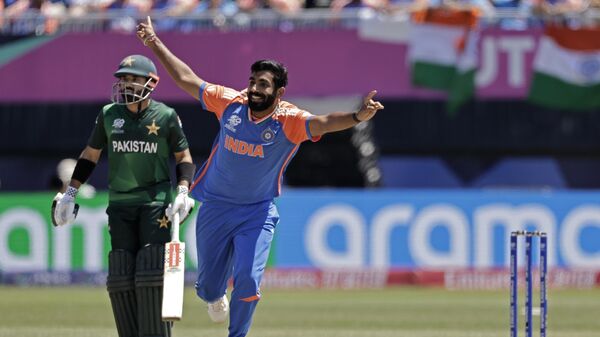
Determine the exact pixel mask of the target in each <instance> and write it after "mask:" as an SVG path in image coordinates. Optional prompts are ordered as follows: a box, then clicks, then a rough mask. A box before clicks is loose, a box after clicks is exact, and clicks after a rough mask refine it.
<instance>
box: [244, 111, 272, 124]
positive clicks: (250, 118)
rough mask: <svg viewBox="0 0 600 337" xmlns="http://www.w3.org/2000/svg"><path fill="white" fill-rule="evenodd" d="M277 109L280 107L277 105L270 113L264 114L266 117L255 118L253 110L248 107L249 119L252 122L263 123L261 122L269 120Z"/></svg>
mask: <svg viewBox="0 0 600 337" xmlns="http://www.w3.org/2000/svg"><path fill="white" fill-rule="evenodd" d="M277 109H278V108H277V107H276V108H275V109H273V111H271V113H270V114H268V115H266V116H264V117H263V118H261V119H254V117H252V112H251V111H250V109H248V120H249V121H251V122H252V123H254V124H259V123H261V122H263V121H265V120H267V118H269V117H271V116H273V114H275V112H277Z"/></svg>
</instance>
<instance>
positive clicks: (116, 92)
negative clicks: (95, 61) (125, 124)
mask: <svg viewBox="0 0 600 337" xmlns="http://www.w3.org/2000/svg"><path fill="white" fill-rule="evenodd" d="M156 73H157V71H156V66H155V65H154V63H153V62H152V61H151V60H150V59H149V58H147V57H146V56H143V55H129V56H127V57H126V58H124V59H123V61H121V63H119V68H118V69H117V71H116V72H115V73H114V75H115V77H116V78H118V79H119V80H118V81H117V82H116V83H115V84H113V87H112V97H111V98H112V101H113V103H116V104H123V105H127V104H134V103H139V102H141V101H143V100H145V99H147V98H148V96H150V94H151V93H152V92H153V91H154V89H155V88H156V85H157V84H158V80H159V77H158V75H157V74H156ZM126 75H135V76H140V77H143V78H145V79H146V80H145V82H144V83H143V84H142V83H138V82H132V81H130V82H128V81H125V80H124V77H125V76H126Z"/></svg>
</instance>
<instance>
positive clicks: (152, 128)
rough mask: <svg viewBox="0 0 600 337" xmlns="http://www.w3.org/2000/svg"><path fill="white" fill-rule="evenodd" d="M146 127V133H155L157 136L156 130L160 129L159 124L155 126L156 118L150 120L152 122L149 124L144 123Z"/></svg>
mask: <svg viewBox="0 0 600 337" xmlns="http://www.w3.org/2000/svg"><path fill="white" fill-rule="evenodd" d="M146 127H147V128H148V134H149V135H151V134H155V135H157V136H158V130H159V129H160V126H156V120H154V119H153V120H152V124H150V125H146Z"/></svg>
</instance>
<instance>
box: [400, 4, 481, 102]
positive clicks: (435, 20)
mask: <svg viewBox="0 0 600 337" xmlns="http://www.w3.org/2000/svg"><path fill="white" fill-rule="evenodd" d="M413 21H414V24H413V25H412V27H411V30H410V32H409V50H408V60H409V62H410V64H411V69H412V75H411V77H412V84H413V85H415V86H420V87H425V88H430V89H439V90H445V91H447V90H449V89H450V88H451V87H452V84H453V82H454V80H455V74H456V70H457V65H458V63H459V60H460V58H461V55H462V53H463V50H465V48H464V47H465V42H466V37H467V34H468V32H469V30H470V29H471V27H473V26H475V24H476V23H477V15H476V12H474V11H471V10H448V9H437V8H429V9H427V10H425V11H423V12H418V13H416V14H415V15H414V17H413Z"/></svg>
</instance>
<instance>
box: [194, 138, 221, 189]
mask: <svg viewBox="0 0 600 337" xmlns="http://www.w3.org/2000/svg"><path fill="white" fill-rule="evenodd" d="M218 147H219V143H216V144H215V146H214V147H213V149H212V151H211V152H210V156H208V159H207V160H206V165H204V170H202V173H200V175H199V176H198V178H196V180H195V181H194V183H193V184H192V186H190V191H191V190H193V189H194V187H196V185H198V183H199V182H200V179H202V177H204V175H205V174H206V171H207V170H208V165H210V162H211V161H212V158H213V155H214V154H215V152H217V148H218Z"/></svg>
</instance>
